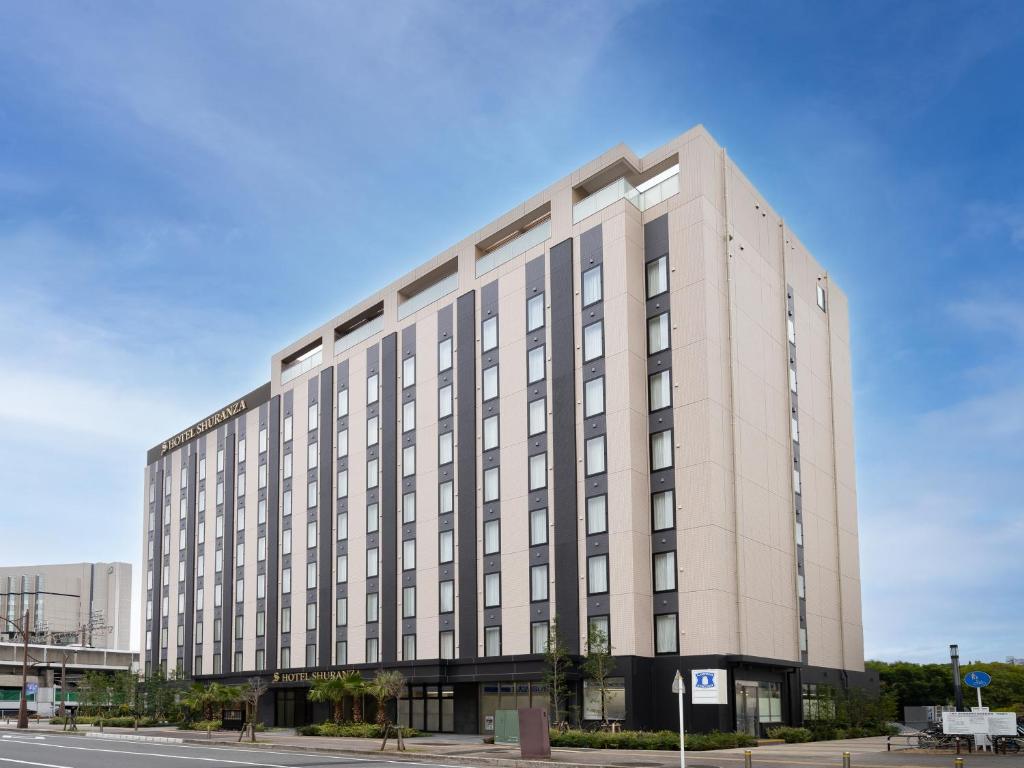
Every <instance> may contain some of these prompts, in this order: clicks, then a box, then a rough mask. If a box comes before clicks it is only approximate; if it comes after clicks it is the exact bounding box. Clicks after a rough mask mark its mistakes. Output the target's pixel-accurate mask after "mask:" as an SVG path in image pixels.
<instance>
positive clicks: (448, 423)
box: [437, 304, 458, 643]
mask: <svg viewBox="0 0 1024 768" xmlns="http://www.w3.org/2000/svg"><path fill="white" fill-rule="evenodd" d="M454 309H455V307H454V306H453V305H452V304H449V305H447V306H445V307H442V308H441V309H439V310H438V312H437V343H438V345H439V346H440V344H441V343H442V342H444V341H452V340H453V339H454V337H455V317H454V315H455V312H454ZM452 354H453V355H454V344H453V348H452ZM454 362H455V361H454V359H453V360H452V365H451V366H449V367H447V368H445V369H444V370H441V362H440V350H439V353H438V366H437V367H438V372H437V388H438V393H437V396H438V397H439V398H440V390H442V389H443V388H444V387H447V386H451V387H452V390H453V403H452V413H451V414H450V415H448V416H443V417H439V419H438V422H437V432H438V435H439V436H440V435H443V434H447V433H453V432H454V430H455V408H454V396H455V395H457V394H458V393H457V392H455V391H454V390H455V386H454V385H455V382H454V373H455V368H454ZM453 438H454V435H453ZM457 460H458V455H456V454H454V453H453V455H452V461H451V462H450V463H448V464H441V465H440V466H438V468H437V483H438V517H437V528H438V539H439V541H438V544H439V545H440V535H441V533H442V532H443V531H450V532H451V533H452V537H453V538H454V537H455V536H456V534H455V510H454V504H453V505H452V509H451V510H450V511H448V512H443V511H442V507H441V503H440V498H441V488H442V487H443V486H444V485H445V484H446V483H452V484H453V493H452V497H453V499H454V481H455V461H457ZM454 548H455V547H454V541H453V546H452V549H453V551H454ZM437 577H438V581H439V582H440V581H452V582H454V581H455V578H456V575H455V563H454V559H453V560H452V561H451V562H447V563H439V564H438V570H437ZM439 608H440V606H439ZM454 630H455V606H454V605H452V610H451V612H446V613H441V614H440V615H439V616H438V632H439V633H440V632H454ZM453 637H454V635H453ZM438 642H439V643H440V635H438Z"/></svg>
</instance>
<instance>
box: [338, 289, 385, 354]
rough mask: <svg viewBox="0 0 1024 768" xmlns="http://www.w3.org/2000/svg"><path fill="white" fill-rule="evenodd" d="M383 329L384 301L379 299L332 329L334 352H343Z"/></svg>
mask: <svg viewBox="0 0 1024 768" xmlns="http://www.w3.org/2000/svg"><path fill="white" fill-rule="evenodd" d="M383 329H384V302H383V301H379V302H377V303H376V304H374V305H373V306H372V307H370V308H369V309H364V310H363V311H362V312H360V313H359V314H358V315H356V316H355V317H353V318H351V319H349V320H346V321H345V322H344V323H342V324H341V325H339V326H338V327H337V328H335V329H334V354H336V355H337V354H339V353H341V352H344V351H345V350H346V349H350V348H352V347H354V346H355V345H356V344H358V343H359V342H361V341H365V340H366V339H368V338H370V337H371V336H374V335H376V334H378V333H380V332H381V331H382V330H383Z"/></svg>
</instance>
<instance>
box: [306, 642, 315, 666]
mask: <svg viewBox="0 0 1024 768" xmlns="http://www.w3.org/2000/svg"><path fill="white" fill-rule="evenodd" d="M306 666H307V667H315V666H316V645H315V644H314V643H308V644H307V645H306Z"/></svg>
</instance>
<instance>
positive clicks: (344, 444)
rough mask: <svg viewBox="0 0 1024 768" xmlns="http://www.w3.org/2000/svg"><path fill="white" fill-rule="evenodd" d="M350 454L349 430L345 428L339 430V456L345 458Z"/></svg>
mask: <svg viewBox="0 0 1024 768" xmlns="http://www.w3.org/2000/svg"><path fill="white" fill-rule="evenodd" d="M345 456H348V430H347V429H343V430H341V431H339V432H338V458H339V459H341V458H344V457H345Z"/></svg>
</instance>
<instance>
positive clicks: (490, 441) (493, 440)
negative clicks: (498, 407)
mask: <svg viewBox="0 0 1024 768" xmlns="http://www.w3.org/2000/svg"><path fill="white" fill-rule="evenodd" d="M498 427H499V423H498V416H497V415H495V416H488V417H487V418H486V419H484V429H483V441H484V450H485V451H489V450H491V449H492V448H497V447H498V439H499V428H498Z"/></svg>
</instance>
